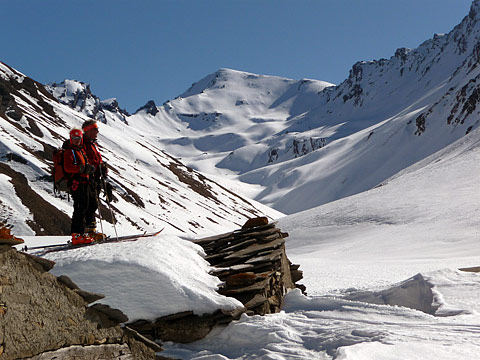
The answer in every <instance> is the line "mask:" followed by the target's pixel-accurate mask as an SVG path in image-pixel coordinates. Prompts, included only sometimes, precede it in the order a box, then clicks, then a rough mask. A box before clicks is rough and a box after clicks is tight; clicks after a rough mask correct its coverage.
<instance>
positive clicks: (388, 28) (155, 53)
mask: <svg viewBox="0 0 480 360" xmlns="http://www.w3.org/2000/svg"><path fill="white" fill-rule="evenodd" d="M471 2H472V1H471V0H401V1H399V0H396V1H394V0H328V1H327V0H290V1H287V0H268V1H267V0H135V1H133V0H130V1H126V0H82V1H80V0H42V1H32V0H15V1H12V0H0V9H1V12H2V20H1V22H0V30H1V32H2V46H1V48H0V49H1V50H0V61H3V62H5V63H7V64H8V65H10V66H12V67H14V68H16V69H17V70H19V71H21V72H23V73H25V74H26V75H28V76H30V77H32V78H34V79H35V80H37V81H40V82H42V83H49V82H53V81H57V82H60V81H62V80H63V79H65V78H67V79H76V80H80V81H84V82H87V83H90V85H91V89H92V91H93V92H94V93H95V94H96V95H98V96H99V97H100V98H101V99H107V98H112V97H116V98H117V99H118V101H119V103H120V106H121V107H123V108H126V109H127V110H128V111H131V112H133V111H135V110H136V109H137V108H139V107H140V106H142V105H144V104H145V103H146V102H147V101H148V100H150V99H151V100H154V101H155V102H156V103H157V104H158V105H160V104H162V103H163V102H164V101H166V100H168V99H173V98H174V97H176V96H178V95H180V94H181V93H183V92H184V91H185V90H187V89H188V88H189V87H190V85H191V84H192V83H194V82H196V81H198V80H200V79H201V78H203V77H205V76H206V75H208V74H211V73H213V72H215V71H216V70H218V69H219V68H222V67H226V68H232V69H236V70H242V71H248V72H253V73H258V74H266V75H278V76H282V77H288V78H292V79H301V78H311V79H317V80H325V81H329V82H332V83H335V84H339V83H340V82H342V81H343V80H344V79H345V78H346V77H347V76H348V71H349V70H350V68H351V67H352V65H353V64H354V63H355V62H357V61H360V60H374V59H380V58H390V56H392V55H393V54H394V52H395V50H396V49H397V48H399V47H409V48H415V47H417V46H418V45H420V44H421V43H422V42H423V41H425V40H427V39H429V38H431V37H432V36H433V34H435V33H447V32H449V31H450V30H451V29H452V28H453V27H454V26H455V25H457V24H458V23H459V22H460V21H461V20H462V19H463V17H464V16H466V15H467V14H468V11H469V8H470V4H471Z"/></svg>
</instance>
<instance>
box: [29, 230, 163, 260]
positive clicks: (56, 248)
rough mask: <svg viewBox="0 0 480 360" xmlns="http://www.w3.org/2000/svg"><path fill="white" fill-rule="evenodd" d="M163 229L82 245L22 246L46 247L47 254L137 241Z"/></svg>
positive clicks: (34, 248) (156, 233) (109, 237)
mask: <svg viewBox="0 0 480 360" xmlns="http://www.w3.org/2000/svg"><path fill="white" fill-rule="evenodd" d="M162 231H163V228H162V229H161V230H159V231H155V232H150V233H147V232H144V233H141V234H133V235H124V236H118V237H116V236H108V237H106V238H105V239H103V240H98V241H95V242H93V243H90V244H80V245H73V244H72V243H71V242H70V241H69V242H67V243H66V244H55V245H43V246H32V247H27V246H24V247H23V248H22V251H24V252H27V251H30V250H40V249H45V251H43V252H42V254H47V253H50V252H56V251H63V250H69V249H77V248H81V247H84V246H91V245H98V244H105V243H114V242H124V241H135V240H138V239H141V238H146V237H153V236H157V235H158V234H160V233H161V232H162Z"/></svg>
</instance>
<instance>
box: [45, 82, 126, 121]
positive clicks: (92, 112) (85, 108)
mask: <svg viewBox="0 0 480 360" xmlns="http://www.w3.org/2000/svg"><path fill="white" fill-rule="evenodd" d="M45 89H46V90H47V91H48V92H49V93H50V94H52V95H53V96H54V97H55V98H56V99H57V100H58V101H60V102H61V103H62V104H65V105H68V106H69V107H71V108H72V109H74V110H77V111H79V112H81V113H82V114H84V115H86V116H88V117H90V118H93V119H96V120H99V121H102V122H104V123H106V122H107V119H108V118H112V119H118V120H121V121H126V117H127V116H130V114H129V113H128V112H127V111H126V110H124V109H121V108H120V106H119V105H118V102H117V100H116V99H115V98H113V99H107V100H100V98H99V97H98V96H96V95H94V94H93V93H92V91H91V90H90V85H89V84H85V83H84V82H81V81H75V80H64V81H62V82H61V83H59V84H57V83H55V82H54V83H51V84H47V85H45Z"/></svg>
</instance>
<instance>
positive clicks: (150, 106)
mask: <svg viewBox="0 0 480 360" xmlns="http://www.w3.org/2000/svg"><path fill="white" fill-rule="evenodd" d="M140 111H145V112H146V113H147V114H150V115H152V116H155V115H157V114H158V108H157V105H156V104H155V102H154V101H153V100H150V101H148V102H147V103H146V104H145V105H143V106H142V107H141V108H139V109H138V110H137V111H135V114H136V113H138V112H140Z"/></svg>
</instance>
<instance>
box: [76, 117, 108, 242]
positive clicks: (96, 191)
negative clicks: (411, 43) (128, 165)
mask: <svg viewBox="0 0 480 360" xmlns="http://www.w3.org/2000/svg"><path fill="white" fill-rule="evenodd" d="M82 130H83V147H84V150H85V154H86V155H87V160H88V163H89V164H90V165H92V166H93V167H94V168H95V170H94V172H93V174H92V175H90V179H89V196H90V197H89V207H88V208H87V212H86V214H85V220H86V228H85V231H86V232H87V233H88V234H89V235H90V236H91V237H94V238H95V239H96V240H100V239H102V238H103V237H104V235H103V234H102V233H100V232H97V223H96V220H95V212H96V211H97V209H98V199H99V196H100V192H101V191H102V190H104V192H105V193H106V195H105V196H106V197H107V200H108V201H110V199H111V197H112V194H111V187H110V186H109V185H110V184H108V183H107V182H106V176H107V172H108V169H107V165H106V163H105V162H104V161H103V159H102V155H101V154H100V151H99V150H98V146H97V136H98V132H99V131H98V124H97V122H96V121H95V120H87V121H85V122H84V123H83V125H82Z"/></svg>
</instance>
